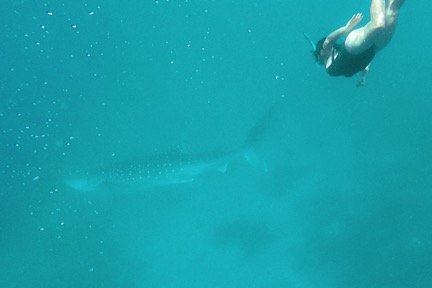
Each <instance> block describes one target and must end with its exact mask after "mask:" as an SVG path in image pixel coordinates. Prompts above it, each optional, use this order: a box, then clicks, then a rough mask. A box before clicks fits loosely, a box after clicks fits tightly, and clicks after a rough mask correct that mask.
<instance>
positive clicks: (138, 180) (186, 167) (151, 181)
mask: <svg viewBox="0 0 432 288" xmlns="http://www.w3.org/2000/svg"><path fill="white" fill-rule="evenodd" d="M274 108H275V106H273V107H272V108H271V109H270V110H269V111H267V113H266V114H265V116H264V117H263V119H261V121H259V122H257V124H256V125H255V126H254V127H253V128H252V130H251V131H250V132H249V135H248V137H247V139H246V141H245V144H244V145H243V146H242V147H241V148H239V149H237V150H234V151H231V152H228V153H209V154H198V155H191V154H187V153H183V152H178V151H176V152H167V153H162V154H157V155H152V156H150V157H147V158H144V159H140V158H136V159H133V160H132V161H123V162H116V163H111V164H109V165H106V166H103V167H101V168H99V169H96V170H94V171H93V172H86V173H84V174H83V175H81V176H80V177H74V178H69V179H67V180H66V184H67V185H68V186H69V187H71V188H73V189H75V190H79V191H94V190H100V189H103V188H107V189H114V188H116V187H119V188H127V189H134V190H136V189H138V190H146V189H149V188H154V187H161V186H167V185H175V184H181V183H190V182H192V181H194V180H195V179H197V178H198V177H200V176H201V175H204V174H207V173H211V172H215V171H219V172H225V171H226V169H227V166H228V165H229V163H230V162H232V161H233V160H234V159H236V158H244V159H246V160H247V162H248V163H249V164H251V165H252V166H254V167H256V168H258V169H260V170H261V171H264V172H267V164H266V162H265V161H264V160H263V159H261V158H260V157H258V156H257V154H256V153H255V152H256V147H257V142H259V141H261V140H262V139H261V138H262V136H263V134H264V133H263V132H264V130H266V128H267V125H268V120H269V118H270V116H271V114H272V113H271V112H272V111H273V109H274Z"/></svg>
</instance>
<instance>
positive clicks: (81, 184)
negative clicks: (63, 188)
mask: <svg viewBox="0 0 432 288" xmlns="http://www.w3.org/2000/svg"><path fill="white" fill-rule="evenodd" d="M66 185H67V186H69V187H70V188H72V189H74V190H77V191H84V192H89V191H95V190H96V189H97V185H96V183H93V181H89V180H88V179H85V178H75V179H68V180H66Z"/></svg>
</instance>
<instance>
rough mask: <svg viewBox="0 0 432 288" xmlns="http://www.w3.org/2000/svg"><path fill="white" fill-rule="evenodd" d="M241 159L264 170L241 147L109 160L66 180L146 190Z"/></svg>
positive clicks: (83, 187) (84, 187)
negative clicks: (105, 163) (192, 153)
mask: <svg viewBox="0 0 432 288" xmlns="http://www.w3.org/2000/svg"><path fill="white" fill-rule="evenodd" d="M237 158H244V159H246V161H247V162H248V163H250V164H251V165H252V166H254V167H257V168H259V169H260V170H262V171H265V172H266V171H267V170H268V169H267V164H266V163H265V162H264V161H263V160H262V159H260V158H259V157H258V156H257V155H256V154H255V152H254V151H253V150H252V149H248V148H244V149H239V150H236V151H232V152H230V153H221V152H219V153H218V152H213V153H210V154H199V155H191V154H187V153H183V152H181V151H170V152H165V153H161V154H157V155H152V156H150V157H147V158H143V159H132V160H129V161H120V162H115V163H110V164H108V165H106V166H104V167H101V168H99V169H96V170H94V171H91V172H85V173H84V175H82V176H80V177H72V178H69V179H67V180H66V184H67V185H68V186H69V187H71V188H73V189H75V190H79V191H96V190H99V189H104V188H108V189H113V188H129V189H134V190H136V189H139V190H147V189H150V188H154V187H162V186H168V185H176V184H183V183H190V182H193V181H195V180H196V179H197V178H199V177H200V176H202V175H205V174H208V173H212V172H220V173H225V172H226V170H227V167H228V165H229V164H230V163H231V162H232V161H233V160H234V159H237Z"/></svg>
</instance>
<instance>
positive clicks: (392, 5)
mask: <svg viewBox="0 0 432 288" xmlns="http://www.w3.org/2000/svg"><path fill="white" fill-rule="evenodd" d="M404 2H405V0H389V3H388V7H387V9H389V10H392V11H394V12H397V11H399V9H400V8H401V7H402V5H403V4H404Z"/></svg>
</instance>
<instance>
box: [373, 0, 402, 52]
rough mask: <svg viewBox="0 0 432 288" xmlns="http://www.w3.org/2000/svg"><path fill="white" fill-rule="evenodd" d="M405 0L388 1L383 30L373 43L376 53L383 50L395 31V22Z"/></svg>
mask: <svg viewBox="0 0 432 288" xmlns="http://www.w3.org/2000/svg"><path fill="white" fill-rule="evenodd" d="M404 2H405V0H390V1H388V5H387V9H386V11H385V28H384V29H383V30H382V33H380V35H379V37H377V39H376V42H375V47H376V51H378V50H381V49H383V48H384V47H385V46H387V44H388V43H389V42H390V40H391V39H392V38H393V35H394V33H395V30H396V25H397V20H398V16H399V9H400V8H401V6H402V5H403V3H404Z"/></svg>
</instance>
